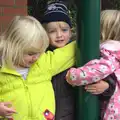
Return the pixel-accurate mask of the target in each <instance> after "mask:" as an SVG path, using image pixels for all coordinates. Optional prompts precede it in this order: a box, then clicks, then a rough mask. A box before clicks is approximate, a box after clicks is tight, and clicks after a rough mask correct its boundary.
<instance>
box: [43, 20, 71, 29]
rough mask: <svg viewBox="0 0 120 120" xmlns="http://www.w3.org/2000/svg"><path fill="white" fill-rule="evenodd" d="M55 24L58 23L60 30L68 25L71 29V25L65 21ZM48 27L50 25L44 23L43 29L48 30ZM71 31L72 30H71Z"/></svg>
mask: <svg viewBox="0 0 120 120" xmlns="http://www.w3.org/2000/svg"><path fill="white" fill-rule="evenodd" d="M54 23H56V24H57V25H58V26H59V27H60V28H61V27H64V26H66V25H68V27H69V28H70V26H69V24H68V23H66V22H64V21H55V22H54ZM47 25H48V23H43V27H44V28H45V29H46V30H47ZM70 29H71V28H70Z"/></svg>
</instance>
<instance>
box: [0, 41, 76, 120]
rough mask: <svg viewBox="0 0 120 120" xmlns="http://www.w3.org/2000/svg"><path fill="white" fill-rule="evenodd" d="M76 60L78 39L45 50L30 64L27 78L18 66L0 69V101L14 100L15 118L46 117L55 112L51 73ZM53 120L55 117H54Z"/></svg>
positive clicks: (39, 119) (68, 65)
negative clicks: (18, 69) (56, 47)
mask: <svg viewBox="0 0 120 120" xmlns="http://www.w3.org/2000/svg"><path fill="white" fill-rule="evenodd" d="M74 64H75V42H72V43H70V44H68V45H66V46H65V47H63V48H59V49H56V50H54V51H53V52H51V51H48V52H47V53H43V54H42V55H41V56H40V58H39V59H38V60H37V61H36V62H35V63H34V64H33V65H32V66H31V67H30V68H29V72H28V75H27V78H26V80H24V79H23V78H22V76H21V75H20V74H19V73H18V72H16V71H15V70H12V69H8V68H5V67H2V68H1V69H0V102H3V101H4V102H8V101H9V102H12V104H13V106H14V107H15V109H16V111H17V114H14V115H13V119H14V120H47V118H49V117H51V116H52V115H54V114H55V101H54V92H53V88H52V84H51V78H52V76H54V75H56V74H58V73H60V72H62V71H64V70H66V69H68V68H70V67H71V66H73V65H74ZM51 120H52V119H51Z"/></svg>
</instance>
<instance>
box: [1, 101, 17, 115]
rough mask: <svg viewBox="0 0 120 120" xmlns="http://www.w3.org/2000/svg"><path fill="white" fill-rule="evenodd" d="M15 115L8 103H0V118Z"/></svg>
mask: <svg viewBox="0 0 120 120" xmlns="http://www.w3.org/2000/svg"><path fill="white" fill-rule="evenodd" d="M14 113H16V111H15V110H14V109H13V108H12V104H11V103H10V102H0V116H3V117H5V116H11V115H12V114H14Z"/></svg>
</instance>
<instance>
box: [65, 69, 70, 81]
mask: <svg viewBox="0 0 120 120" xmlns="http://www.w3.org/2000/svg"><path fill="white" fill-rule="evenodd" d="M69 80H70V72H69V71H68V72H67V74H66V81H67V82H68V81H69Z"/></svg>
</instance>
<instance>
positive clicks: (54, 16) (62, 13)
mask: <svg viewBox="0 0 120 120" xmlns="http://www.w3.org/2000/svg"><path fill="white" fill-rule="evenodd" d="M56 21H64V22H66V23H68V24H69V26H70V27H72V24H71V20H70V18H69V15H68V9H67V6H66V5H65V4H64V3H63V2H60V1H59V2H51V3H50V4H48V6H47V9H46V11H45V13H44V16H43V20H42V21H41V23H49V22H56Z"/></svg>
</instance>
